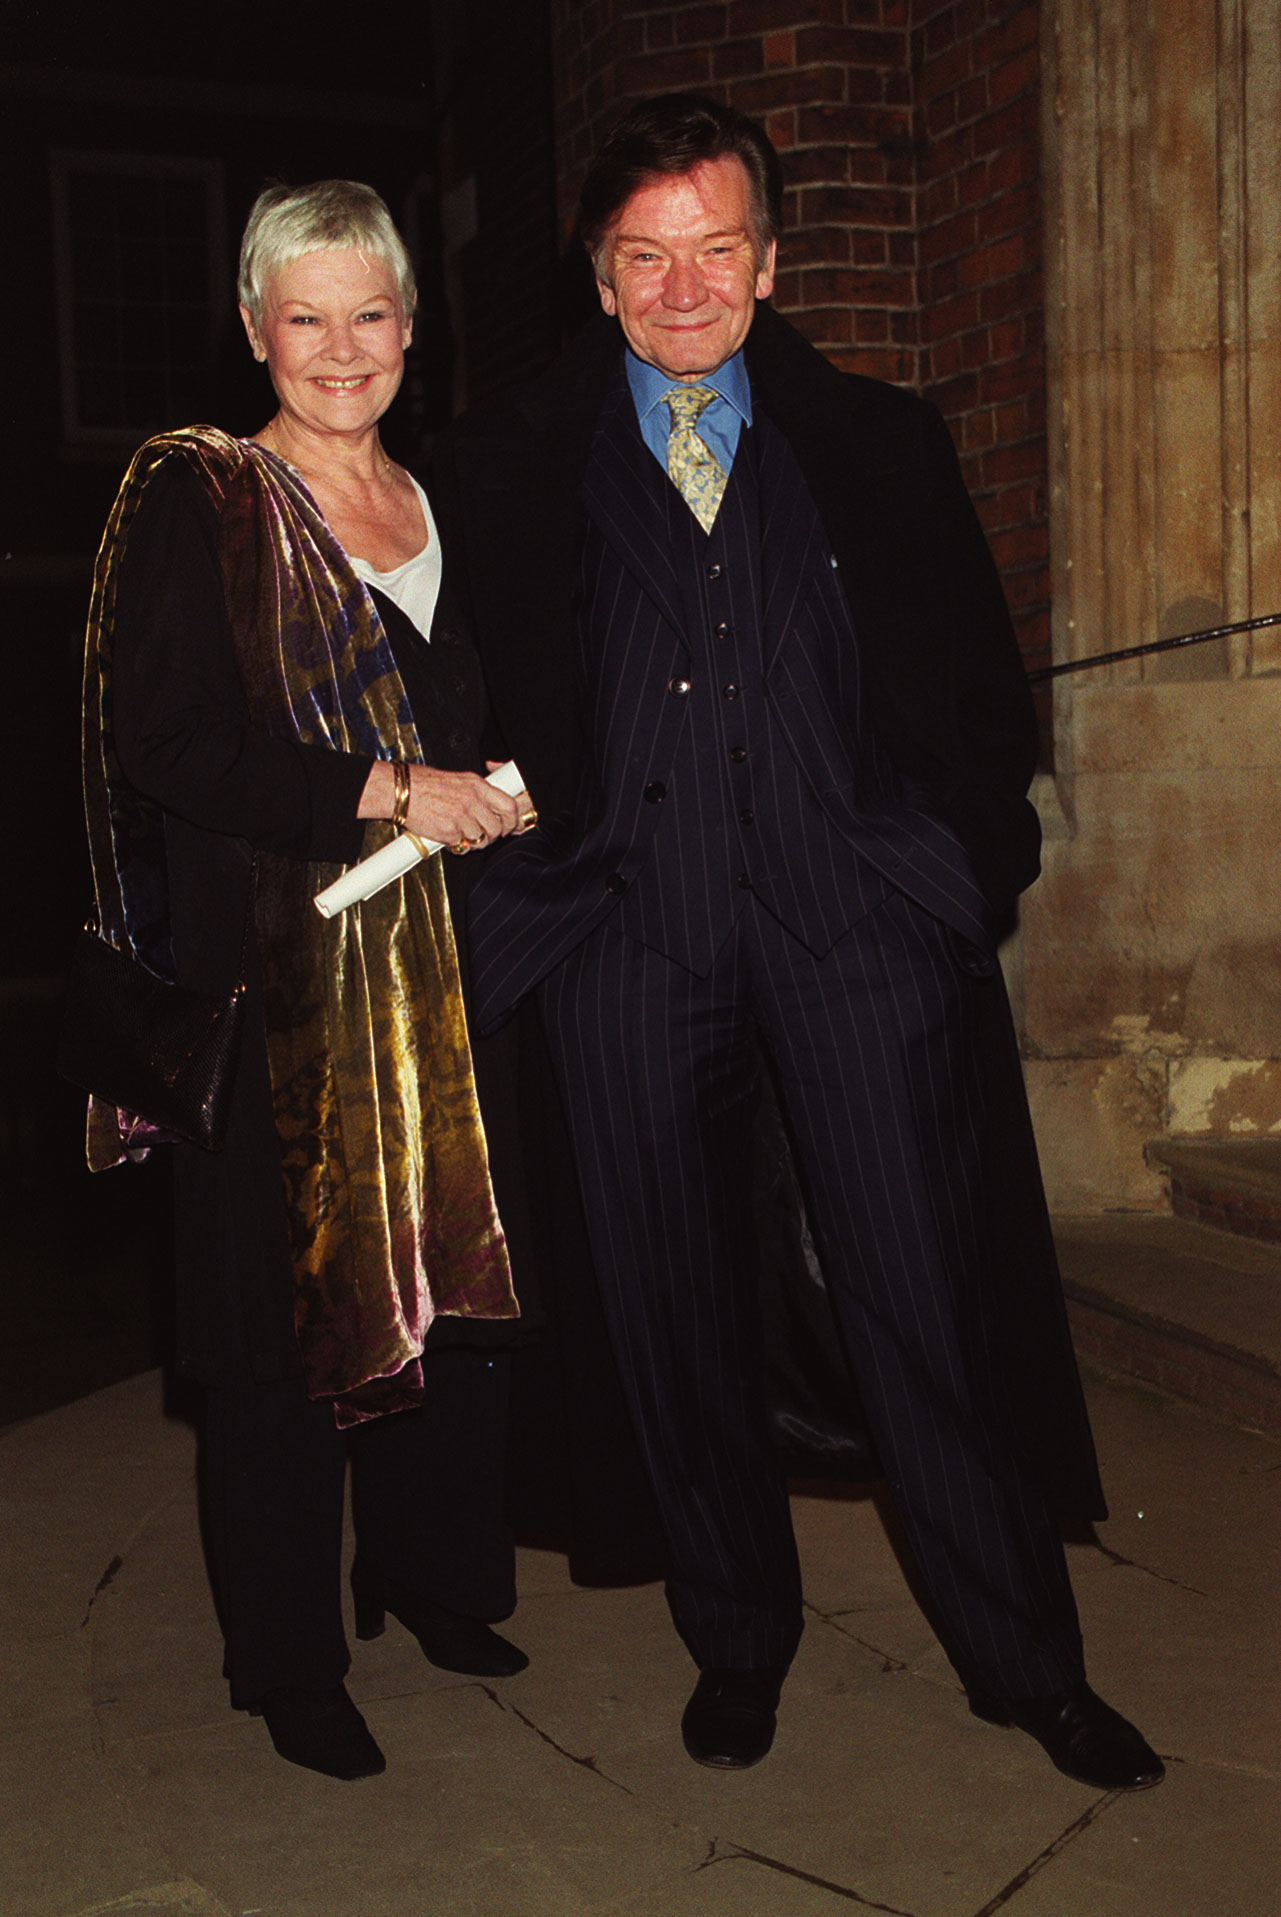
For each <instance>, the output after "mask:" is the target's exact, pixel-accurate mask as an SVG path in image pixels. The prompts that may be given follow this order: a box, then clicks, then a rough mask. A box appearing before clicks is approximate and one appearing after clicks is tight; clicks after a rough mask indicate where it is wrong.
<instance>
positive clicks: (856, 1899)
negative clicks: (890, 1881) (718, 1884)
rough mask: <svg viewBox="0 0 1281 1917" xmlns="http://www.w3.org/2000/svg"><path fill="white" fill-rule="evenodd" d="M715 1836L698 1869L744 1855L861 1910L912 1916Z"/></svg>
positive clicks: (755, 1862)
mask: <svg viewBox="0 0 1281 1917" xmlns="http://www.w3.org/2000/svg"><path fill="white" fill-rule="evenodd" d="M718 1846H719V1839H718V1838H715V1837H713V1839H712V1841H711V1843H710V1844H709V1845H708V1848H707V1855H706V1857H705V1858H704V1859H703V1861H702V1863H701V1864H699V1865H697V1866H696V1868H697V1869H698V1870H706V1869H707V1868H708V1866H709V1865H711V1864H732V1863H734V1862H735V1861H736V1860H737V1859H739V1858H745V1859H746V1860H747V1862H748V1863H749V1864H760V1865H761V1866H762V1868H763V1869H765V1870H776V1871H778V1872H779V1874H780V1875H781V1876H783V1877H795V1878H796V1879H797V1880H798V1881H799V1882H800V1883H802V1884H813V1885H814V1886H815V1888H816V1889H818V1890H830V1891H831V1893H832V1895H833V1896H834V1897H843V1898H844V1899H845V1901H846V1902H847V1903H850V1904H858V1905H859V1906H860V1908H861V1909H863V1910H879V1911H882V1912H884V1913H885V1917H912V1912H911V1911H910V1910H901V1909H900V1908H899V1906H898V1905H897V1904H878V1903H876V1902H875V1901H874V1900H873V1899H872V1898H871V1897H860V1895H859V1893H858V1892H857V1891H856V1890H851V1889H850V1888H849V1886H848V1884H834V1883H833V1882H832V1880H831V1878H830V1877H818V1876H816V1875H815V1874H814V1872H813V1871H809V1870H801V1869H799V1868H798V1867H797V1866H796V1865H795V1864H785V1863H784V1862H783V1861H782V1859H781V1858H779V1857H767V1856H766V1855H765V1853H764V1852H763V1851H759V1850H748V1848H747V1846H746V1845H745V1844H736V1843H734V1842H733V1840H732V1839H731V1841H730V1844H729V1847H728V1849H726V1850H721V1849H719V1847H718Z"/></svg>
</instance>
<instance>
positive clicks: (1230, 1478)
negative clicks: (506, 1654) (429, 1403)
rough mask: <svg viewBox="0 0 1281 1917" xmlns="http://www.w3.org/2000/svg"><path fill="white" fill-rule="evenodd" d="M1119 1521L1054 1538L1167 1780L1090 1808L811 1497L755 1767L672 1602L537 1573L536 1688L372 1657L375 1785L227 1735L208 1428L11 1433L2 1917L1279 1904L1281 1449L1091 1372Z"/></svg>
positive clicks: (736, 1915)
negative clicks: (797, 1615) (692, 1750)
mask: <svg viewBox="0 0 1281 1917" xmlns="http://www.w3.org/2000/svg"><path fill="white" fill-rule="evenodd" d="M1090 1395H1091V1401H1092V1409H1093V1413H1094V1417H1095V1421H1096V1430H1097V1434H1098V1438H1099V1444H1100V1450H1101V1453H1102V1456H1103V1461H1104V1473H1105V1479H1106V1482H1107V1484H1108V1488H1109V1494H1110V1497H1111V1501H1112V1512H1113V1515H1112V1517H1111V1519H1110V1520H1109V1522H1108V1523H1107V1524H1106V1525H1103V1526H1101V1527H1100V1528H1099V1532H1098V1537H1097V1540H1096V1541H1086V1540H1082V1541H1080V1542H1077V1543H1073V1544H1072V1545H1071V1546H1070V1556H1071V1560H1072V1569H1073V1575H1074V1578H1075V1581H1076V1587H1077V1592H1078V1596H1079V1599H1080V1604H1081V1610H1082V1614H1083V1619H1084V1623H1085V1628H1086V1637H1087V1645H1088V1646H1089V1649H1090V1657H1091V1675H1092V1677H1093V1679H1094V1681H1095V1684H1096V1686H1097V1688H1098V1689H1099V1690H1100V1691H1101V1692H1102V1693H1103V1695H1104V1696H1106V1697H1108V1698H1109V1699H1110V1700H1111V1701H1113V1702H1114V1703H1116V1704H1117V1705H1118V1706H1119V1707H1120V1708H1121V1709H1123V1710H1125V1711H1126V1712H1127V1713H1128V1714H1130V1715H1132V1716H1133V1717H1134V1718H1135V1719H1136V1720H1137V1721H1138V1723H1139V1724H1140V1725H1141V1726H1142V1727H1143V1729H1144V1730H1145V1731H1146V1732H1147V1734H1148V1735H1149V1737H1150V1738H1151V1740H1152V1741H1153V1743H1154V1744H1155V1745H1156V1747H1157V1749H1158V1750H1159V1751H1160V1752H1161V1753H1162V1754H1163V1756H1165V1758H1166V1761H1167V1764H1168V1766H1169V1776H1168V1778H1167V1780H1166V1782H1165V1783H1164V1784H1163V1785H1162V1786H1161V1787H1160V1788H1159V1789H1157V1790H1155V1791H1151V1792H1147V1793H1144V1794H1141V1795H1137V1796H1132V1797H1126V1796H1114V1797H1107V1796H1103V1797H1100V1796H1099V1795H1097V1794H1096V1793H1094V1792H1091V1791H1090V1790H1088V1789H1085V1788H1083V1787H1082V1786H1080V1785H1077V1784H1074V1783H1071V1782H1070V1781H1069V1780H1068V1779H1066V1778H1063V1777H1060V1776H1059V1775H1058V1773H1057V1772H1055V1771H1054V1770H1052V1769H1051V1767H1050V1766H1049V1764H1048V1763H1047V1761H1046V1760H1045V1759H1044V1757H1043V1756H1042V1754H1041V1752H1040V1751H1039V1749H1038V1748H1037V1747H1036V1746H1034V1745H1033V1744H1031V1743H1030V1742H1029V1741H1028V1740H1027V1739H1025V1738H1023V1737H1021V1736H1020V1735H1019V1734H1018V1733H1016V1732H1010V1731H1000V1730H996V1729H993V1728H992V1727H990V1726H987V1725H983V1724H980V1723H979V1722H977V1721H976V1720H975V1719H973V1718H972V1717H971V1716H970V1715H969V1714H968V1712H967V1710H966V1708H965V1704H964V1701H963V1698H962V1696H961V1694H960V1691H959V1689H958V1687H957V1684H956V1681H955V1679H954V1678H953V1676H952V1674H951V1671H950V1669H949V1667H948V1666H947V1664H946V1662H945V1661H944V1659H943V1656H942V1654H941V1652H940V1651H939V1649H938V1647H937V1645H936V1643H935V1641H934V1639H933V1637H932V1635H931V1633H930V1631H929V1628H928V1626H927V1625H926V1623H925V1621H924V1619H923V1618H922V1616H921V1614H920V1612H919V1610H918V1609H917V1606H916V1604H915V1603H914V1601H913V1599H912V1597H911V1595H910V1592H909V1590H908V1588H907V1585H906V1584H905V1582H904V1578H903V1574H902V1571H901V1570H900V1567H899V1564H898V1562H897V1560H896V1557H895V1554H894V1550H893V1547H892V1543H891V1541H890V1537H889V1535H888V1534H887V1530H886V1526H885V1524H884V1523H883V1522H882V1518H881V1515H880V1513H879V1511H878V1508H877V1504H876V1502H875V1500H874V1499H872V1498H871V1497H869V1496H866V1495H857V1496H853V1497H847V1496H844V1495H836V1496H833V1495H823V1494H821V1493H816V1494H813V1495H805V1494H798V1495H797V1497H796V1499H795V1513H796V1523H797V1532H798V1537H799V1540H800V1546H801V1553H802V1560H803V1564H804V1567H805V1577H806V1590H807V1596H808V1602H809V1605H810V1613H811V1614H810V1619H809V1625H808V1628H807V1631H806V1634H805V1639H804V1642H803V1644H802V1647H801V1651H800V1655H799V1658H798V1660H797V1664H796V1666H795V1668H794V1670H793V1672H792V1675H791V1678H790V1680H789V1682H788V1685H787V1688H786V1691H785V1693H784V1700H783V1707H782V1711H781V1715H780V1725H779V1736H778V1742H777V1744H776V1746H775V1749H774V1752H773V1753H772V1754H771V1756H770V1757H769V1758H768V1759H767V1760H766V1762H765V1763H764V1764H762V1765H760V1766H759V1767H758V1768H757V1769H755V1770H752V1771H749V1772H746V1773H741V1774H738V1775H731V1776H723V1775H720V1774H717V1773H714V1772H710V1771H706V1770H701V1769H699V1768H698V1767H696V1766H695V1765H693V1764H691V1763H690V1762H689V1760H688V1759H687V1758H686V1757H685V1755H684V1753H683V1751H682V1749H681V1746H680V1741H679V1733H678V1728H677V1725H678V1719H679V1715H680V1711H681V1708H682V1705H683V1703H684V1700H685V1698H686V1696H687V1694H688V1691H689V1688H690V1685H691V1682H692V1675H693V1674H692V1671H691V1668H690V1666H689V1663H688V1660H687V1658H686V1656H685V1653H684V1651H683V1650H682V1649H681V1647H680V1645H679V1644H678V1642H677V1640H676V1638H675V1636H674V1634H673V1632H672V1630H671V1627H670V1624H669V1621H668V1618H667V1613H666V1608H665V1605H664V1602H663V1598H662V1593H661V1591H660V1590H659V1589H658V1588H657V1587H647V1588H642V1589H639V1590H617V1591H588V1590H580V1589H577V1588H576V1587H574V1586H573V1585H572V1584H570V1582H569V1581H568V1579H567V1577H566V1575H565V1571H564V1567H563V1564H562V1562H561V1560H560V1559H558V1558H556V1557H554V1556H551V1555H549V1554H546V1553H538V1552H530V1551H526V1552H522V1554H521V1564H520V1590H521V1602H520V1606H519V1609H518V1611H517V1614H516V1617H515V1618H514V1619H513V1621H512V1624H511V1626H510V1627H509V1628H510V1631H511V1634H512V1636H513V1637H514V1638H515V1639H516V1640H517V1641H518V1642H519V1643H521V1644H522V1645H523V1646H524V1647H525V1648H526V1649H527V1650H528V1651H529V1652H530V1653H531V1657H532V1664H531V1667H530V1669H529V1670H528V1671H527V1672H526V1673H524V1674H523V1675H522V1676H520V1677H518V1678H515V1679H511V1680H509V1681H507V1682H504V1683H482V1682H479V1681H476V1680H472V1679H467V1678H458V1677H452V1676H449V1675H447V1674H446V1673H444V1672H440V1671H436V1670H434V1669H433V1668H432V1667H431V1666H430V1665H428V1664H426V1663H425V1662H424V1661H423V1659H422V1657H421V1656H420V1654H419V1652H418V1649H417V1646H416V1645H415V1644H414V1642H413V1641H412V1639H410V1638H409V1637H408V1636H407V1634H406V1633H405V1632H403V1631H402V1630H401V1629H400V1627H399V1626H398V1625H395V1624H394V1623H389V1626H388V1631H387V1635H386V1636H385V1637H384V1638H382V1639H380V1640H378V1641H377V1642H375V1643H373V1644H368V1645H357V1646H356V1647H355V1651H356V1657H355V1664H354V1667H353V1673H352V1677H351V1680H350V1684H351V1689H352V1692H353V1694H354V1695H355V1696H356V1698H357V1699H358V1701H359V1702H360V1704H361V1706H362V1708H363V1709H364V1710H365V1712H366V1715H367V1716H368V1719H369V1722H370V1724H371V1727H372V1728H373V1730H374V1733H375V1735H376V1736H377V1737H378V1739H379V1741H380V1742H381V1743H382V1745H383V1747H384V1749H385V1750H386V1753H387V1758H388V1770H387V1773H386V1775H385V1776H384V1777H382V1778H376V1779H371V1780H368V1781H366V1782H363V1783H359V1784H350V1785H344V1784H338V1783H334V1782H331V1781H329V1780H327V1779H324V1778H320V1777H316V1776H314V1775H312V1774H310V1773H308V1772H304V1771H300V1770H297V1769H295V1768H294V1767H292V1766H290V1765H287V1764H285V1763H283V1762H281V1760H280V1759H279V1758H277V1757H276V1756H275V1754H274V1753H273V1751H272V1750H271V1748H270V1745H269V1743H268V1740H267V1735H266V1732H265V1730H264V1728H263V1726H262V1724H261V1722H260V1721H258V1720H254V1719H250V1718H248V1717H244V1716H241V1715H239V1714H236V1713H233V1712H232V1711H230V1710H229V1708H228V1707H227V1704H226V1696H225V1690H224V1687H223V1684H222V1682H221V1679H220V1676H219V1665H220V1655H221V1647H220V1642H219V1638H218V1632H217V1627H216V1624H215V1621H214V1617H213V1612H212V1607H211V1604H210V1601H209V1597H208V1592H207V1587H206V1584H205V1579H204V1573H203V1568H202V1562H201V1556H200V1545H199V1536H198V1527H197V1518H196V1506H195V1494H194V1479H193V1466H194V1440H193V1436H192V1433H191V1431H190V1429H189V1427H188V1426H186V1425H185V1424H183V1423H180V1422H173V1421H170V1420H168V1419H166V1417H165V1416H164V1412H163V1405H162V1391H161V1383H160V1378H159V1374H157V1373H155V1372H151V1373H146V1374H144V1375H142V1376H139V1377H136V1378H133V1379H129V1380H127V1381H126V1382H124V1383H122V1384H117V1385H113V1386H111V1387H110V1388H108V1389H106V1390H103V1391H99V1392H97V1393H96V1394H94V1395H93V1396H91V1397H88V1398H84V1399H82V1400H80V1401H79V1402H77V1403H75V1404H72V1405H68V1406H65V1407H64V1408H62V1409H61V1410H58V1411H54V1412H50V1413H48V1414H46V1415H44V1416H41V1417H36V1418H33V1419H31V1420H29V1421H27V1422H26V1423H24V1424H20V1425H16V1426H13V1427H11V1428H10V1429H9V1430H8V1431H6V1432H4V1433H2V1434H0V1498H2V1500H3V1510H4V1517H5V1530H6V1534H7V1545H6V1552H5V1560H4V1568H3V1574H2V1582H0V1658H2V1659H3V1665H4V1672H5V1683H4V1687H3V1693H2V1696H3V1707H2V1709H3V1718H2V1723H0V1799H2V1801H0V1829H3V1831H4V1833H5V1835H4V1838H3V1840H2V1843H0V1913H2V1914H3V1917H107V1913H109V1912H110V1913H118V1912H119V1913H124V1912H138V1913H147V1914H148V1917H179V1914H180V1913H181V1917H579V1913H588V1912H592V1913H596V1912H609V1913H618V1917H836V1913H838V1912H851V1911H856V1910H859V1909H863V1910H871V1911H877V1912H885V1913H897V1914H898V1917H991V1913H995V1912H997V1911H1000V1912H1002V1913H1007V1912H1008V1913H1010V1917H1278V1913H1279V1912H1281V1814H1279V1813H1281V1748H1279V1745H1278V1731H1279V1730H1281V1674H1279V1672H1278V1656H1277V1653H1278V1632H1277V1626H1276V1600H1277V1591H1278V1584H1279V1580H1278V1571H1279V1569H1281V1565H1279V1563H1278V1558H1279V1555H1281V1551H1279V1539H1281V1527H1279V1526H1278V1516H1279V1515H1281V1513H1279V1512H1278V1505H1279V1504H1281V1445H1278V1444H1277V1443H1276V1442H1274V1441H1272V1440H1270V1439H1267V1438H1262V1437H1257V1436H1253V1435H1250V1434H1248V1433H1244V1432H1241V1431H1238V1430H1235V1429H1233V1428H1231V1427H1229V1426H1227V1425H1224V1424H1220V1423H1216V1422H1214V1421H1212V1420H1211V1419H1209V1418H1207V1417H1206V1416H1205V1415H1204V1414H1202V1413H1200V1412H1198V1411H1197V1410H1195V1409H1193V1408H1191V1407H1189V1406H1186V1405H1182V1404H1179V1403H1177V1402H1175V1401H1173V1400H1171V1399H1167V1398H1163V1397H1161V1396H1160V1395H1158V1394H1156V1393H1154V1392H1152V1391H1150V1390H1147V1389H1145V1388H1143V1387H1139V1386H1132V1385H1115V1384H1108V1383H1104V1382H1101V1381H1097V1380H1093V1381H1091V1383H1090Z"/></svg>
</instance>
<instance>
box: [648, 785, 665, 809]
mask: <svg viewBox="0 0 1281 1917" xmlns="http://www.w3.org/2000/svg"><path fill="white" fill-rule="evenodd" d="M666 797H667V787H666V786H665V785H663V784H662V783H661V781H660V780H658V779H654V780H652V781H651V783H650V784H649V785H647V786H646V787H645V802H646V804H647V805H661V804H662V803H663V800H664V799H665V798H666Z"/></svg>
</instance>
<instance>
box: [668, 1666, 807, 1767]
mask: <svg viewBox="0 0 1281 1917" xmlns="http://www.w3.org/2000/svg"><path fill="white" fill-rule="evenodd" d="M783 1677H784V1672H783V1670H782V1669H781V1668H780V1667H779V1666H778V1665H775V1664H769V1665H764V1666H762V1667H761V1668H760V1669H758V1670H754V1671H704V1672H703V1674H702V1676H701V1677H700V1678H699V1680H698V1683H697V1684H696V1685H695V1686H694V1695H693V1696H692V1697H691V1698H690V1700H689V1703H688V1704H687V1705H686V1706H685V1715H684V1716H683V1717H682V1718H681V1736H682V1737H683V1738H684V1740H685V1749H686V1750H687V1751H688V1752H689V1754H690V1756H691V1757H692V1758H693V1760H694V1762H695V1763H696V1764H710V1765H711V1766H712V1767H713V1768H714V1769H716V1770H722V1771H745V1770H746V1769H747V1768H748V1766H749V1765H750V1764H759V1763H760V1761H761V1759H762V1758H763V1757H764V1755H765V1753H766V1752H767V1751H768V1749H769V1747H770V1745H771V1744H772V1743H773V1742H774V1719H775V1713H776V1712H777V1710H778V1699H779V1693H780V1692H781V1691H782V1688H783Z"/></svg>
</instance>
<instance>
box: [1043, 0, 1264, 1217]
mask: <svg viewBox="0 0 1281 1917" xmlns="http://www.w3.org/2000/svg"><path fill="white" fill-rule="evenodd" d="M1044 35H1045V37H1044V42H1043V56H1044V70H1045V74H1046V98H1045V176H1044V177H1045V191H1046V213H1047V236H1048V237H1047V260H1048V263H1049V267H1050V271H1049V281H1048V299H1047V327H1048V338H1049V377H1050V418H1051V420H1052V421H1053V422H1054V431H1053V432H1052V434H1051V438H1050V470H1051V482H1052V494H1051V501H1052V513H1051V518H1052V529H1053V586H1054V596H1053V609H1054V610H1053V625H1054V634H1053V642H1054V653H1055V657H1056V659H1061V660H1069V659H1080V658H1085V657H1088V656H1090V655H1092V654H1096V653H1099V652H1103V651H1106V650H1109V649H1112V648H1115V647H1121V646H1127V645H1135V644H1139V643H1141V642H1143V641H1145V640H1149V639H1153V638H1156V637H1158V636H1160V637H1165V636H1172V635H1175V634H1178V633H1181V632H1188V631H1192V630H1194V629H1196V628H1198V627H1204V626H1208V625H1212V624H1215V623H1218V622H1222V621H1231V620H1241V619H1246V618H1249V617H1250V616H1252V615H1258V614H1264V613H1270V612H1274V611H1277V610H1281V537H1279V531H1281V528H1279V523H1278V514H1279V510H1281V482H1279V478H1278V468H1277V446H1278V443H1279V436H1278V428H1279V427H1281V418H1279V416H1278V414H1279V410H1281V201H1279V199H1278V195H1277V192H1276V182H1275V156H1276V151H1277V143H1278V139H1277V136H1278V133H1279V132H1281V16H1279V15H1278V12H1277V9H1276V7H1275V4H1274V0H1239V4H1235V5H1233V6H1231V7H1223V6H1217V5H1216V4H1215V0H1165V4H1163V6H1162V7H1161V8H1160V9H1152V8H1150V7H1149V6H1148V5H1147V3H1146V0H1046V5H1045V14H1044ZM1279 671H1281V647H1279V646H1278V641H1277V639H1276V637H1275V636H1274V634H1272V633H1261V634H1255V635H1253V636H1242V637H1240V638H1236V639H1233V640H1231V641H1224V642H1215V643H1213V644H1211V645H1209V646H1206V647H1199V648H1191V649H1189V650H1188V651H1187V652H1180V653H1173V654H1166V655H1157V656H1156V657H1154V658H1150V659H1147V660H1144V661H1135V662H1129V663H1126V664H1123V665H1117V666H1112V667H1108V668H1103V669H1101V670H1099V671H1097V672H1094V671H1092V672H1089V673H1087V674H1083V675H1081V676H1080V677H1077V678H1072V679H1065V680H1062V681H1059V682H1058V690H1057V692H1056V695H1055V729H1056V739H1057V757H1056V768H1057V769H1056V775H1055V779H1054V782H1053V784H1051V783H1050V782H1049V781H1044V782H1043V784H1042V790H1041V799H1042V815H1043V819H1044V821H1045V824H1046V827H1047V836H1048V843H1047V852H1046V869H1045V876H1044V877H1043V879H1042V881H1041V883H1040V884H1039V885H1038V886H1036V887H1034V888H1033V890H1032V892H1031V893H1030V894H1029V895H1028V898H1027V900H1026V903H1025V910H1024V923H1023V954H1024V979H1023V1005H1024V1017H1025V1028H1026V1039H1027V1047H1028V1053H1029V1060H1028V1071H1029V1083H1030V1087H1031V1091H1032V1096H1033V1108H1034V1113H1035V1115H1036V1118H1037V1125H1038V1135H1039V1138H1040V1142H1041V1148H1042V1155H1043V1159H1044V1161H1045V1164H1046V1170H1047V1174H1048V1180H1049V1185H1050V1190H1051V1197H1052V1200H1053V1202H1055V1203H1056V1204H1057V1205H1058V1206H1059V1208H1060V1209H1079V1210H1092V1209H1097V1208H1099V1207H1101V1206H1137V1207H1162V1206H1164V1204H1165V1194H1164V1186H1163V1181H1162V1180H1161V1179H1160V1178H1159V1177H1158V1176H1157V1174H1156V1173H1154V1172H1153V1171H1151V1170H1149V1169H1148V1167H1147V1166H1146V1165H1145V1162H1144V1157H1143V1146H1144V1144H1145V1142H1146V1141H1147V1140H1149V1139H1151V1138H1153V1137H1156V1136H1159V1135H1162V1134H1167V1133H1174V1134H1181V1135H1184V1136H1190V1137H1237V1136H1243V1137H1249V1136H1252V1135H1260V1134H1268V1133H1276V1132H1281V946H1279V943H1278V935H1277V918H1278V911H1277V894H1278V886H1277V855H1276V849H1275V847H1276V836H1277V825H1276V821H1277V818H1278V814H1279V812H1281V678H1278V677H1277V674H1278V672H1279Z"/></svg>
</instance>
